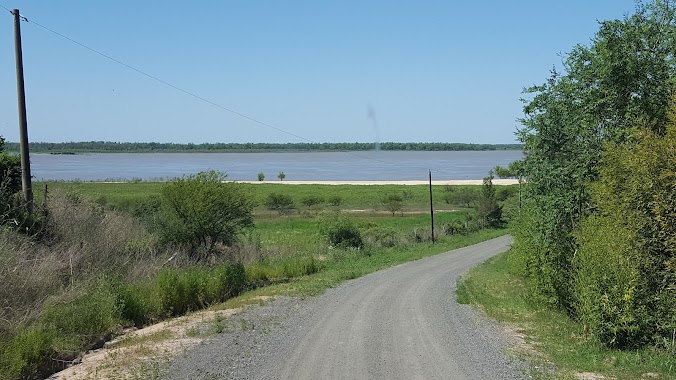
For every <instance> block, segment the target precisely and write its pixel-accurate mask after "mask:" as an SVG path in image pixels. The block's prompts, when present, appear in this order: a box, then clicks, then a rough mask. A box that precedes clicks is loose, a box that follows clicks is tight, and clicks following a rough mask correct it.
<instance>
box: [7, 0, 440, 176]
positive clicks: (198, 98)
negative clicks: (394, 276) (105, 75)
mask: <svg viewBox="0 0 676 380" xmlns="http://www.w3.org/2000/svg"><path fill="white" fill-rule="evenodd" d="M0 7H1V8H3V9H5V10H7V11H8V12H9V13H10V14H13V12H12V10H10V9H9V8H7V7H5V6H4V5H2V4H0ZM20 17H21V19H22V20H23V21H26V22H29V23H31V24H34V25H36V26H38V27H40V28H42V29H44V30H46V31H48V32H50V33H52V34H54V35H57V36H59V37H61V38H63V39H65V40H67V41H69V42H71V43H73V44H75V45H78V46H80V47H82V48H84V49H86V50H89V51H90V52H92V53H94V54H96V55H99V56H101V57H103V58H105V59H108V60H110V61H112V62H115V63H117V64H118V65H121V66H123V67H125V68H127V69H129V70H132V71H135V72H136V73H138V74H141V75H143V76H145V77H147V78H149V79H152V80H154V81H156V82H158V83H161V84H163V85H165V86H167V87H170V88H172V89H174V90H176V91H179V92H182V93H184V94H186V95H188V96H191V97H193V98H195V99H197V100H200V101H202V102H204V103H207V104H209V105H211V106H214V107H216V108H219V109H221V110H224V111H226V112H229V113H232V114H234V115H237V116H239V117H241V118H243V119H246V120H249V121H251V122H254V123H256V124H259V125H261V126H264V127H266V128H270V129H273V130H276V131H278V132H281V133H284V134H286V135H289V136H293V137H295V138H298V139H300V140H302V141H305V142H308V143H313V144H318V142H316V141H313V140H310V139H308V138H305V137H303V136H300V135H298V134H295V133H293V132H289V131H286V130H284V129H282V128H279V127H276V126H274V125H272V124H269V123H266V122H263V121H260V120H258V119H256V118H253V117H251V116H248V115H245V114H243V113H241V112H238V111H235V110H234V109H231V108H228V107H225V106H223V105H220V104H218V103H216V102H214V101H211V100H209V99H207V98H204V97H202V96H200V95H198V94H195V93H194V92H191V91H188V90H185V89H183V88H181V87H178V86H176V85H174V84H172V83H170V82H167V81H165V80H163V79H161V78H158V77H156V76H154V75H152V74H149V73H147V72H145V71H143V70H141V69H138V68H136V67H134V66H132V65H130V64H128V63H125V62H123V61H120V60H119V59H116V58H114V57H112V56H110V55H108V54H105V53H103V52H101V51H99V50H97V49H94V48H92V47H90V46H87V45H85V44H83V43H81V42H79V41H77V40H75V39H73V38H71V37H68V36H66V35H64V34H62V33H59V32H57V31H55V30H54V29H51V28H49V27H47V26H45V25H42V24H40V23H39V22H36V21H35V20H33V19H32V18H31V19H30V20H29V19H28V18H26V17H24V16H20ZM343 153H345V154H349V155H352V156H355V157H359V158H362V159H366V160H372V161H376V162H381V163H383V164H386V165H388V166H395V167H396V166H401V165H397V164H394V163H392V162H387V161H384V160H380V159H377V158H373V157H367V156H364V155H360V154H357V153H354V152H343ZM409 167H410V166H409ZM420 168H421V169H425V170H428V169H430V168H429V167H427V166H420ZM433 171H434V172H437V173H440V172H442V171H443V169H442V170H439V169H437V170H433Z"/></svg>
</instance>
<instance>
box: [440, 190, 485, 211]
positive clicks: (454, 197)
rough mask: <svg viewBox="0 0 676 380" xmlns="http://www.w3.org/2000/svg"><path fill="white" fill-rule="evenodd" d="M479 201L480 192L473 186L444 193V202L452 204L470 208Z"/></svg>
mask: <svg viewBox="0 0 676 380" xmlns="http://www.w3.org/2000/svg"><path fill="white" fill-rule="evenodd" d="M447 189H448V188H447ZM478 201H479V193H478V192H477V191H476V190H474V189H472V188H466V187H461V188H456V189H454V190H451V191H448V190H447V191H446V192H445V194H444V202H446V203H448V204H450V205H456V206H463V207H467V208H470V207H472V206H473V205H474V204H476V203H477V202H478Z"/></svg>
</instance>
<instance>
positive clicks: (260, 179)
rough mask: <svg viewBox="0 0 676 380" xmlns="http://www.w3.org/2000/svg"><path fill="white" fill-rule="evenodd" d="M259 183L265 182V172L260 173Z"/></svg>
mask: <svg viewBox="0 0 676 380" xmlns="http://www.w3.org/2000/svg"><path fill="white" fill-rule="evenodd" d="M258 181H265V174H263V172H260V173H258Z"/></svg>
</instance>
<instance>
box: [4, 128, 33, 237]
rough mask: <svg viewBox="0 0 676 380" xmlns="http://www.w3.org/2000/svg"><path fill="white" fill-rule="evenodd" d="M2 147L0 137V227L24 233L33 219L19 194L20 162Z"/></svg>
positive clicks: (17, 157) (21, 195)
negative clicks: (3, 226) (4, 226)
mask: <svg viewBox="0 0 676 380" xmlns="http://www.w3.org/2000/svg"><path fill="white" fill-rule="evenodd" d="M4 145H5V139H4V138H2V136H0V225H8V226H10V227H12V228H15V229H17V230H19V231H24V232H25V231H26V229H27V228H29V227H32V224H33V218H32V217H31V215H29V214H28V212H27V210H26V205H25V200H24V197H23V194H21V160H20V158H19V156H17V155H13V154H9V153H8V152H7V151H5V149H4Z"/></svg>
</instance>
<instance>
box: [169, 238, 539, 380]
mask: <svg viewBox="0 0 676 380" xmlns="http://www.w3.org/2000/svg"><path fill="white" fill-rule="evenodd" d="M510 242H511V240H510V238H509V237H501V238H497V239H493V240H490V241H488V242H484V243H480V244H477V245H473V246H470V247H466V248H462V249H458V250H454V251H451V252H448V253H445V254H442V255H438V256H434V257H430V258H427V259H422V260H418V261H415V262H411V263H408V264H404V265H399V266H397V267H394V268H390V269H387V270H383V271H379V272H376V273H373V274H370V275H368V276H364V277H362V278H359V279H356V280H351V281H348V282H345V283H344V284H342V285H341V286H339V287H336V288H333V289H329V290H327V292H326V293H325V294H323V295H321V296H318V297H309V298H288V297H287V298H279V299H276V300H275V301H272V302H269V303H268V304H266V305H264V306H261V307H255V308H252V309H250V310H247V311H245V312H243V313H241V314H238V315H236V316H233V317H232V318H230V319H229V320H228V326H227V328H226V329H225V331H224V332H223V333H221V334H218V335H214V336H213V338H211V339H209V340H207V341H205V342H204V343H202V344H201V345H199V346H197V347H195V348H193V349H191V350H190V351H188V352H187V353H186V354H185V355H184V356H182V357H180V358H177V359H175V360H174V361H173V362H172V363H170V364H169V366H168V368H167V372H166V373H167V374H168V375H167V378H168V379H458V380H459V379H524V378H527V377H526V376H525V375H524V373H523V367H524V365H523V363H521V362H519V361H518V360H516V359H515V358H513V357H509V356H507V355H505V353H504V352H505V350H506V349H507V348H508V347H507V341H508V339H507V336H506V335H505V334H506V333H505V332H504V329H502V328H501V327H500V326H498V325H497V324H495V323H493V322H491V321H490V320H488V319H487V318H485V317H483V316H481V314H480V313H479V312H477V311H476V310H473V309H472V308H471V307H469V306H466V305H460V304H458V303H457V302H456V301H455V285H456V281H457V279H458V276H459V275H460V274H462V273H463V272H465V271H466V270H467V269H469V268H471V267H472V266H474V265H476V264H478V263H480V262H482V261H484V260H486V259H487V258H488V257H490V256H492V255H495V254H497V253H500V252H503V251H505V250H506V249H507V248H508V246H509V243H510Z"/></svg>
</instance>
